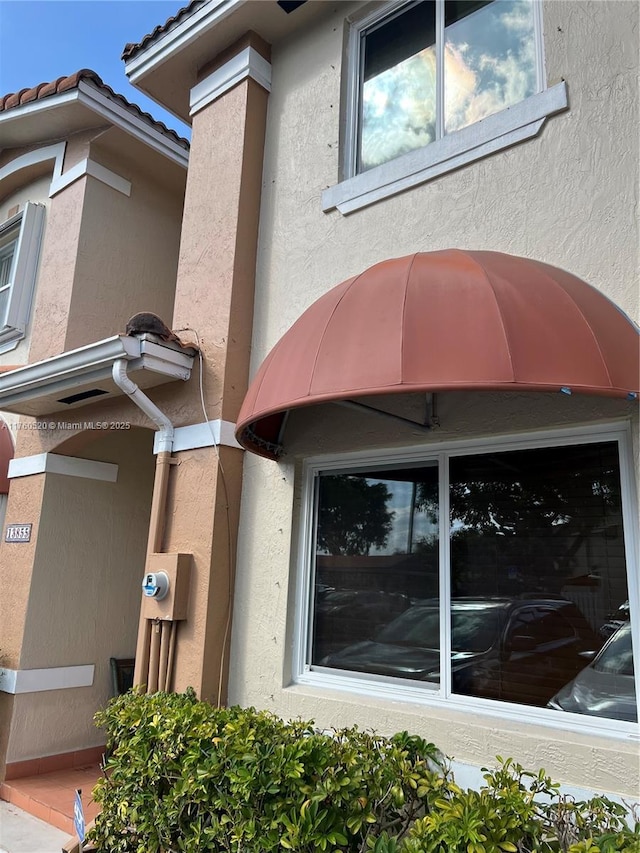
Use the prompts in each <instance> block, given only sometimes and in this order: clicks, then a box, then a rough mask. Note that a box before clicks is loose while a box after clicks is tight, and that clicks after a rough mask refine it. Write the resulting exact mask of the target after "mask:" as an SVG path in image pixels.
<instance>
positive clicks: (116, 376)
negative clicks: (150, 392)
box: [111, 358, 174, 453]
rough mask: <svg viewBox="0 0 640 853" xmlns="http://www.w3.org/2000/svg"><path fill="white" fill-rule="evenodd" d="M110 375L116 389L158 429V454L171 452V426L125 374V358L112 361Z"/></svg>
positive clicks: (166, 418) (172, 430)
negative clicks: (125, 395) (131, 401)
mask: <svg viewBox="0 0 640 853" xmlns="http://www.w3.org/2000/svg"><path fill="white" fill-rule="evenodd" d="M111 375H112V376H113V381H114V382H115V383H116V385H117V386H118V388H120V390H121V391H124V393H125V394H127V395H128V396H129V397H130V398H131V399H132V400H133V402H134V403H135V404H136V406H137V407H138V408H139V409H142V411H143V412H144V413H145V415H146V416H147V417H148V418H150V419H151V420H152V421H153V422H154V424H156V426H157V427H158V435H157V438H156V442H157V449H158V452H159V453H162V452H168V453H171V451H172V450H173V432H174V427H173V424H172V423H171V421H170V420H169V418H168V417H167V416H166V415H165V414H164V412H161V411H160V409H159V408H158V407H157V406H156V404H155V403H152V402H151V400H150V399H149V398H148V397H147V395H146V394H144V393H143V392H142V391H141V390H140V389H139V388H138V386H137V385H136V383H135V382H133V381H132V380H131V379H130V378H129V376H128V374H127V360H126V359H125V358H118V359H116V361H114V363H113V370H112V371H111Z"/></svg>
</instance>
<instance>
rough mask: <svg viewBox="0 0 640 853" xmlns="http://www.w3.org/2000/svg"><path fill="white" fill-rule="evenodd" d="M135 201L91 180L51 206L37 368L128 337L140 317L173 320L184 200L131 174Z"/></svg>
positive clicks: (36, 321)
mask: <svg viewBox="0 0 640 853" xmlns="http://www.w3.org/2000/svg"><path fill="white" fill-rule="evenodd" d="M126 178H127V180H130V181H131V184H132V186H131V194H130V195H129V196H127V195H125V194H123V193H121V192H119V191H117V190H115V189H114V188H113V187H110V186H108V185H107V184H104V183H102V182H101V181H98V180H97V179H95V178H93V177H90V176H85V177H83V178H80V179H79V180H77V181H75V182H74V183H73V184H71V185H69V186H67V187H66V188H65V189H63V190H62V191H61V192H59V193H57V194H56V195H55V196H54V198H53V199H52V203H51V209H50V215H49V221H48V224H47V232H46V234H45V241H44V246H43V255H42V260H41V273H40V286H39V288H38V294H37V300H36V305H35V312H34V318H33V326H34V329H35V334H34V345H33V347H32V351H31V359H30V360H31V361H39V360H41V359H44V358H48V357H50V356H52V355H56V354H57V353H59V352H62V351H63V350H70V349H75V348H76V347H80V346H83V345H84V344H87V343H90V342H92V341H96V340H100V339H102V338H106V337H110V336H111V335H114V334H118V333H119V332H124V328H125V325H126V322H127V320H128V319H129V317H131V316H132V315H133V314H134V313H136V312H137V311H140V310H150V311H154V312H155V313H157V314H159V315H160V316H161V317H164V318H168V320H169V319H170V317H171V314H172V311H173V298H174V291H175V277H176V268H177V263H178V247H179V240H180V220H181V214H182V197H181V196H180V195H176V194H175V193H169V192H167V191H166V189H165V188H164V187H163V185H162V182H161V181H158V180H155V181H154V180H152V179H151V178H150V177H149V176H148V175H146V174H142V173H137V172H135V171H132V169H131V167H130V166H129V168H128V169H127V174H126Z"/></svg>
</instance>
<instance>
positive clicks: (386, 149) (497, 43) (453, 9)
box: [356, 0, 541, 172]
mask: <svg viewBox="0 0 640 853" xmlns="http://www.w3.org/2000/svg"><path fill="white" fill-rule="evenodd" d="M535 42H536V33H535V25H534V15H533V6H532V4H531V0H493V2H486V0H484V2H482V1H481V0H480V1H479V0H444V2H433V0H427V2H417V3H410V4H408V5H404V6H402V7H401V8H400V9H399V10H398V11H396V12H395V13H393V14H391V15H389V16H388V17H385V18H384V19H383V20H382V21H380V22H378V23H376V24H373V25H372V26H370V27H367V28H366V29H364V30H362V31H361V33H360V45H359V50H360V61H361V67H362V72H361V75H360V81H359V86H360V93H359V104H358V122H359V127H358V131H359V133H358V142H357V144H358V151H357V167H356V170H357V171H358V172H360V171H364V170H366V169H369V168H371V167H373V166H379V165H380V164H381V163H386V162H387V161H388V160H391V159H393V158H394V157H398V156H399V155H400V154H404V153H406V152H407V151H412V150H413V149H415V148H422V147H423V146H424V145H428V144H430V143H431V142H434V141H435V140H437V139H441V138H442V137H443V136H444V135H445V134H447V133H451V132H453V131H455V130H460V129H461V128H463V127H467V125H470V124H473V123H474V122H476V121H480V120H481V119H483V118H486V116H489V115H493V114H494V113H497V112H499V111H500V110H503V109H505V108H506V107H510V106H512V105H513V104H516V103H518V102H519V101H522V100H524V99H525V98H527V97H529V96H530V95H533V94H534V93H535V92H537V91H540V89H541V85H540V83H539V82H538V79H537V77H538V75H537V68H536V62H535V59H536V51H535Z"/></svg>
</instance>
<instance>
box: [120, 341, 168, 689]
mask: <svg viewBox="0 0 640 853" xmlns="http://www.w3.org/2000/svg"><path fill="white" fill-rule="evenodd" d="M112 376H113V381H114V382H115V384H116V385H117V386H118V388H120V389H121V390H122V391H124V393H125V394H127V396H128V397H129V398H130V399H131V400H132V402H134V403H135V404H136V406H138V408H139V409H141V410H142V411H143V412H144V413H145V415H147V417H148V418H150V420H152V421H153V422H154V423H155V424H156V426H157V427H158V432H157V434H156V443H157V446H158V448H159V450H158V455H157V456H156V472H155V478H154V481H153V495H152V498H151V518H150V520H149V537H148V540H147V557H149V556H150V555H151V554H158V553H160V551H161V549H162V537H163V533H164V524H165V518H166V507H167V489H168V485H169V471H170V468H171V465H172V462H173V459H172V450H173V434H174V427H173V424H172V423H171V421H170V420H169V418H168V417H167V416H166V415H165V414H164V412H162V411H160V409H159V408H158V407H157V406H156V405H155V403H153V402H152V401H151V400H150V399H149V398H148V397H147V395H146V394H144V393H143V392H142V391H141V390H140V388H138V386H137V385H136V383H135V382H133V381H132V380H131V379H130V378H129V376H128V375H127V361H126V359H123V358H120V359H118V360H117V361H116V362H114V365H113V369H112ZM175 630H176V623H175V622H174V621H171V622H166V621H162V622H158V621H157V620H156V622H155V623H153V622H152V620H151V619H144V620H142V622H141V624H140V626H139V629H138V644H137V649H136V665H135V672H134V684H135V685H137V686H140V685H146V687H147V691H148V692H149V693H153V692H155V691H156V690H166V689H167V688H168V686H169V682H170V680H171V673H172V670H173V655H174V654H175Z"/></svg>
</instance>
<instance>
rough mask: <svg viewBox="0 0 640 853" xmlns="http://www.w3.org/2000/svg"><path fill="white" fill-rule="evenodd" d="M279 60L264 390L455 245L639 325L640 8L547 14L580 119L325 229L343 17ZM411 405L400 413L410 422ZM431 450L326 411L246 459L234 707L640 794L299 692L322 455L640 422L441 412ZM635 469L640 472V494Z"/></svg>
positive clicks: (555, 71)
mask: <svg viewBox="0 0 640 853" xmlns="http://www.w3.org/2000/svg"><path fill="white" fill-rule="evenodd" d="M356 8H358V4H346V3H341V4H336V5H335V6H334V7H333V14H332V16H331V17H330V19H329V20H328V21H324V22H322V23H320V24H319V25H318V26H317V27H316V28H315V29H313V30H310V31H308V32H307V33H303V34H300V35H299V36H297V37H296V38H295V40H291V42H289V43H284V44H276V45H274V46H273V53H272V56H273V88H272V92H271V95H270V100H269V112H268V123H267V146H266V152H265V164H264V180H263V195H262V211H261V217H262V218H261V226H260V242H259V252H258V267H257V286H256V307H255V319H254V334H253V353H252V372H255V370H256V368H257V366H258V365H259V364H260V363H261V361H262V359H263V358H264V357H265V356H266V354H267V353H268V351H269V349H270V348H271V346H273V344H274V343H275V342H276V341H277V340H278V338H279V337H280V336H281V335H282V334H283V333H284V332H285V331H286V330H287V329H288V328H289V327H290V325H291V324H292V323H293V322H294V321H295V320H296V319H297V317H298V316H299V315H300V313H301V312H302V311H303V310H304V309H305V308H306V307H307V306H308V305H309V304H310V303H311V302H313V301H314V300H315V299H317V298H318V297H319V296H320V295H322V293H324V292H325V291H326V290H327V289H329V288H330V287H331V286H333V285H335V284H337V283H338V282H340V281H343V280H345V279H346V278H348V277H349V276H351V275H353V274H356V273H358V272H359V271H361V270H363V269H365V268H367V267H368V266H370V265H372V264H374V263H376V262H377V261H380V260H382V259H384V258H387V257H397V256H401V255H404V254H409V253H413V252H417V251H430V250H435V249H442V248H447V247H459V248H473V249H489V250H494V251H502V252H509V253H511V254H515V255H524V256H529V257H533V258H536V259H539V260H542V261H545V262H547V263H551V264H554V265H556V266H559V267H562V268H564V269H567V270H569V271H570V272H572V273H574V274H576V275H578V276H580V277H582V278H584V279H585V280H586V281H588V282H589V283H591V284H592V285H594V286H596V287H598V288H599V289H600V290H602V291H603V292H604V293H605V294H606V295H607V296H608V297H610V298H611V299H612V300H614V301H615V302H616V303H617V304H618V305H619V306H620V307H621V308H622V309H623V310H625V311H626V312H627V313H628V314H629V315H630V316H632V317H633V318H634V319H635V320H636V321H637V320H638V318H639V316H640V314H639V303H638V268H637V260H638V239H637V231H636V223H635V218H634V217H635V211H636V205H637V162H638V98H637V36H638V7H637V4H634V3H625V2H621V3H617V2H610V3H599V2H555V0H554V2H550V3H545V4H544V6H543V17H544V32H545V54H546V70H547V80H548V83H549V84H554V83H556V82H558V81H559V80H560V79H565V80H566V82H567V85H568V90H569V100H570V109H569V110H568V111H567V112H565V113H562V114H560V115H558V116H555V117H553V118H551V119H550V120H549V121H548V122H547V123H546V125H545V127H544V128H543V130H542V132H541V134H540V135H539V136H538V137H537V138H535V139H533V140H530V141H528V142H526V143H524V144H521V145H518V146H515V147H513V148H510V149H508V150H506V151H503V152H501V153H499V154H497V155H494V156H490V157H488V158H486V159H484V160H482V161H480V162H477V163H474V164H472V165H470V166H467V167H465V168H463V169H460V170H458V171H456V172H453V173H450V174H448V175H444V176H442V177H440V178H438V179H436V180H433V181H431V182H429V183H427V184H424V185H422V186H420V187H417V188H415V189H413V190H410V191H408V192H405V193H402V194H399V195H396V196H394V197H391V198H389V199H387V200H385V201H383V202H380V203H378V204H375V205H372V206H370V207H367V208H365V209H363V210H361V211H358V212H356V213H354V214H351V215H349V216H347V217H343V216H341V214H340V213H338V212H337V211H332V212H331V213H329V214H324V213H322V210H321V203H320V194H321V191H322V190H323V189H324V188H325V187H327V186H330V185H333V184H334V183H336V181H337V180H338V172H339V136H340V117H341V113H340V109H341V107H340V85H341V64H342V49H343V37H344V17H345V15H346V14H348V13H349V11H350V10H353V9H356ZM412 405H413V403H412V401H410V400H407V401H400V400H398V401H395V402H394V403H393V406H397V407H403V406H404V407H405V408H407V409H408V410H409V411H410V410H411V406H412ZM439 415H440V418H441V423H442V426H441V428H440V429H439V430H438V431H437V435H436V433H435V431H434V434H433V438H431V437H430V436H428V437H427V438H426V439H425V437H424V436H423V435H419V434H412V432H411V430H410V429H407V431H406V432H405V431H403V428H395V427H392V426H391V427H389V426H388V425H386V424H385V422H384V421H380V422H379V421H378V420H376V419H364V418H363V417H362V416H361V415H359V414H358V415H356V414H355V413H352V412H348V411H345V410H340V409H332V408H331V407H322V408H317V409H315V410H309V411H307V412H304V411H300V412H298V413H296V414H295V415H293V416H292V417H291V418H290V420H289V422H288V424H287V431H286V440H285V442H286V448H287V452H286V454H285V456H284V457H283V459H282V460H281V461H280V462H279V463H273V462H267V461H265V460H262V459H259V458H257V457H254V456H252V455H250V454H247V455H246V457H245V463H244V482H243V503H242V512H241V529H242V530H243V531H246V532H247V533H246V535H244V536H241V537H240V541H239V550H238V569H237V579H236V596H235V608H234V632H233V642H232V661H233V665H232V669H231V681H230V701H232V702H238V703H241V704H245V705H250V704H253V705H257V706H260V707H267V708H270V709H272V710H273V711H275V712H277V713H279V714H282V715H284V716H298V715H301V716H303V717H310V718H314V719H315V720H316V721H317V722H318V723H319V725H321V726H332V725H342V724H348V723H353V722H357V723H358V724H359V725H361V726H365V727H373V728H375V729H377V730H380V731H383V732H387V733H389V732H392V731H395V730H399V729H405V728H406V729H408V730H410V731H416V732H419V733H421V734H423V735H425V736H426V737H429V738H431V739H433V740H435V741H436V742H437V743H438V744H439V746H440V747H441V748H442V749H443V750H444V751H445V752H447V753H449V754H451V755H453V756H455V758H456V759H458V760H459V761H462V762H468V763H469V764H473V765H481V764H486V763H491V762H492V761H493V760H494V756H495V755H496V754H498V753H499V754H502V755H512V756H514V758H516V759H517V760H519V761H520V762H522V763H523V764H525V765H528V766H535V767H539V766H544V767H545V768H546V769H547V770H548V771H549V772H551V773H552V774H553V775H554V776H555V777H556V778H558V779H559V780H561V781H563V782H565V783H567V784H574V785H582V786H584V785H585V784H586V783H588V784H589V785H591V786H592V787H594V788H599V789H601V790H606V791H610V792H618V793H623V794H626V795H629V796H637V792H638V790H639V789H640V752H639V749H638V743H637V742H636V741H632V740H630V739H625V738H623V737H620V738H616V737H602V736H598V737H596V736H594V735H591V734H586V733H579V732H570V731H567V730H562V731H559V730H554V728H553V727H549V728H548V727H542V726H540V725H534V724H532V723H527V722H526V720H525V719H523V720H522V721H520V722H518V723H516V722H513V721H506V720H503V719H499V718H497V717H492V716H491V714H489V713H485V714H480V713H477V714H474V713H461V712H459V711H456V712H453V711H451V710H448V709H446V708H444V707H440V708H434V707H426V706H424V705H416V704H412V703H411V702H407V701H403V700H402V699H401V697H400V696H399V697H398V698H397V700H395V701H392V700H390V699H380V698H372V697H363V696H362V695H357V694H351V693H349V692H346V691H330V690H327V689H319V688H311V687H308V686H302V685H294V684H293V680H292V669H291V657H292V648H293V644H294V641H295V629H294V622H295V616H296V614H295V593H296V583H297V578H298V564H297V563H298V555H297V550H296V549H297V543H298V535H299V523H300V506H299V494H298V491H299V482H300V467H301V465H300V463H301V460H302V459H303V458H304V457H305V456H308V455H312V454H317V453H330V452H339V451H348V450H353V449H362V448H364V447H376V446H379V447H394V446H402V445H411V444H414V445H415V444H416V443H418V442H421V441H426V442H427V443H428V442H429V441H430V440H446V439H447V438H462V437H465V438H473V437H476V436H481V435H484V436H486V435H492V434H496V433H497V434H501V435H503V434H511V433H517V432H522V431H528V430H536V429H547V428H551V427H558V426H570V425H586V424H592V423H597V422H603V421H620V420H621V421H622V422H625V423H630V425H631V432H632V434H633V437H634V438H633V440H634V443H635V444H636V460H637V438H636V436H637V432H638V419H637V404H633V403H625V402H621V401H611V400H603V399H599V398H583V399H579V398H577V397H575V396H574V397H572V398H567V399H559V398H558V397H556V396H555V395H546V394H545V395H533V394H531V395H526V394H525V395H518V394H508V395H494V394H487V395H482V394H475V395H466V394H450V395H445V394H443V395H440V396H439ZM636 472H637V464H636V468H635V472H634V476H636Z"/></svg>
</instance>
